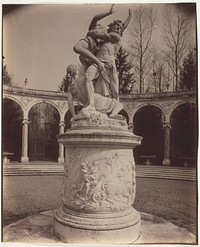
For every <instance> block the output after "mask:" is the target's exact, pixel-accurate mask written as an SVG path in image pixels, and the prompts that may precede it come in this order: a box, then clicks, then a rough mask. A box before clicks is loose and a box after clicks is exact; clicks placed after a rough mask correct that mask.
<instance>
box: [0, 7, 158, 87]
mask: <svg viewBox="0 0 200 247" xmlns="http://www.w3.org/2000/svg"><path fill="white" fill-rule="evenodd" d="M110 6H111V4H103V5H102V4H101V5H98V4H93V5H92V4H78V5H77V4H76V5H72V4H51V5H49V4H35V5H30V4H29V5H25V6H22V7H19V5H17V8H12V9H10V8H6V9H4V13H5V15H4V17H3V56H4V57H5V61H4V63H5V64H7V69H8V72H9V73H10V74H12V75H13V79H14V82H15V83H16V84H17V85H18V86H24V80H25V78H27V79H28V87H29V88H36V89H46V90H55V91H57V90H58V87H59V85H60V83H61V81H62V78H63V77H64V76H65V70H66V67H67V66H68V65H69V64H72V63H75V64H78V63H79V60H78V55H77V54H76V53H75V52H74V51H73V46H74V45H75V43H76V42H77V41H78V40H79V39H81V38H83V37H85V35H86V33H87V29H88V26H89V24H90V21H91V19H92V18H93V16H94V15H95V14H98V13H101V12H104V11H108V10H109V8H110ZM15 7H16V6H15ZM129 7H130V8H131V9H134V8H135V7H136V4H116V5H115V7H114V10H115V13H114V14H113V15H111V16H109V17H106V18H105V19H103V20H102V21H101V23H102V24H103V25H107V24H109V23H110V22H112V21H113V20H114V19H121V20H122V21H123V20H125V19H126V18H127V16H128V9H129ZM158 10H159V11H158V18H159V13H161V10H162V7H161V6H160V5H159V9H158ZM129 27H130V26H129ZM128 33H129V30H128V29H127V30H126V31H125V33H124V36H123V39H124V45H125V46H126V39H127V35H128Z"/></svg>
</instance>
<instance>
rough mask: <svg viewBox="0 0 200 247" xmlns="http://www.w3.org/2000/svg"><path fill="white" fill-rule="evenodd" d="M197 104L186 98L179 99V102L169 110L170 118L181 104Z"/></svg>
mask: <svg viewBox="0 0 200 247" xmlns="http://www.w3.org/2000/svg"><path fill="white" fill-rule="evenodd" d="M188 103H189V104H195V105H196V103H195V102H193V101H188V100H187V101H186V100H181V101H180V100H179V101H178V102H176V103H175V104H174V105H173V106H172V107H171V109H170V111H169V116H170V118H171V114H172V113H173V111H174V110H175V109H176V108H177V107H179V106H181V105H184V104H188Z"/></svg>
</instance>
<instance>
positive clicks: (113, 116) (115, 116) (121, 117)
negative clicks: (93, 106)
mask: <svg viewBox="0 0 200 247" xmlns="http://www.w3.org/2000/svg"><path fill="white" fill-rule="evenodd" d="M109 118H112V119H118V120H124V119H125V118H124V116H122V115H114V114H110V116H109Z"/></svg>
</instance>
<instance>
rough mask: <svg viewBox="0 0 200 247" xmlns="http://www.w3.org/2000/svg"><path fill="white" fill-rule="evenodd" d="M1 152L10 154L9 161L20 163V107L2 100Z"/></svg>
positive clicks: (21, 116) (8, 100)
mask: <svg viewBox="0 0 200 247" xmlns="http://www.w3.org/2000/svg"><path fill="white" fill-rule="evenodd" d="M2 120H3V126H2V134H3V152H4V153H5V152H7V153H11V155H10V156H9V159H10V160H11V161H18V162H19V161H20V160H21V154H22V120H23V111H22V109H21V107H20V106H19V105H18V104H17V103H16V102H14V101H13V100H10V99H3V116H2Z"/></svg>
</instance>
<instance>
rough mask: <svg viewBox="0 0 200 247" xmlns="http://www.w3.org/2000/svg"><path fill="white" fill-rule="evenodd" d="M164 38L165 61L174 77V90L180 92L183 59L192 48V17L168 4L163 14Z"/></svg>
mask: <svg viewBox="0 0 200 247" xmlns="http://www.w3.org/2000/svg"><path fill="white" fill-rule="evenodd" d="M163 16H164V22H163V27H162V29H163V38H164V45H165V49H163V53H164V56H165V60H166V62H167V64H168V65H169V68H170V70H171V72H172V74H173V77H174V89H175V90H178V81H179V71H180V68H181V64H182V62H183V58H184V57H185V54H186V53H187V52H188V50H189V48H190V42H189V34H190V32H189V30H190V28H189V27H190V17H189V16H188V15H187V14H186V13H185V12H183V11H182V9H181V8H180V6H179V5H174V4H168V5H167V6H166V7H165V8H164V12H163Z"/></svg>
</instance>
